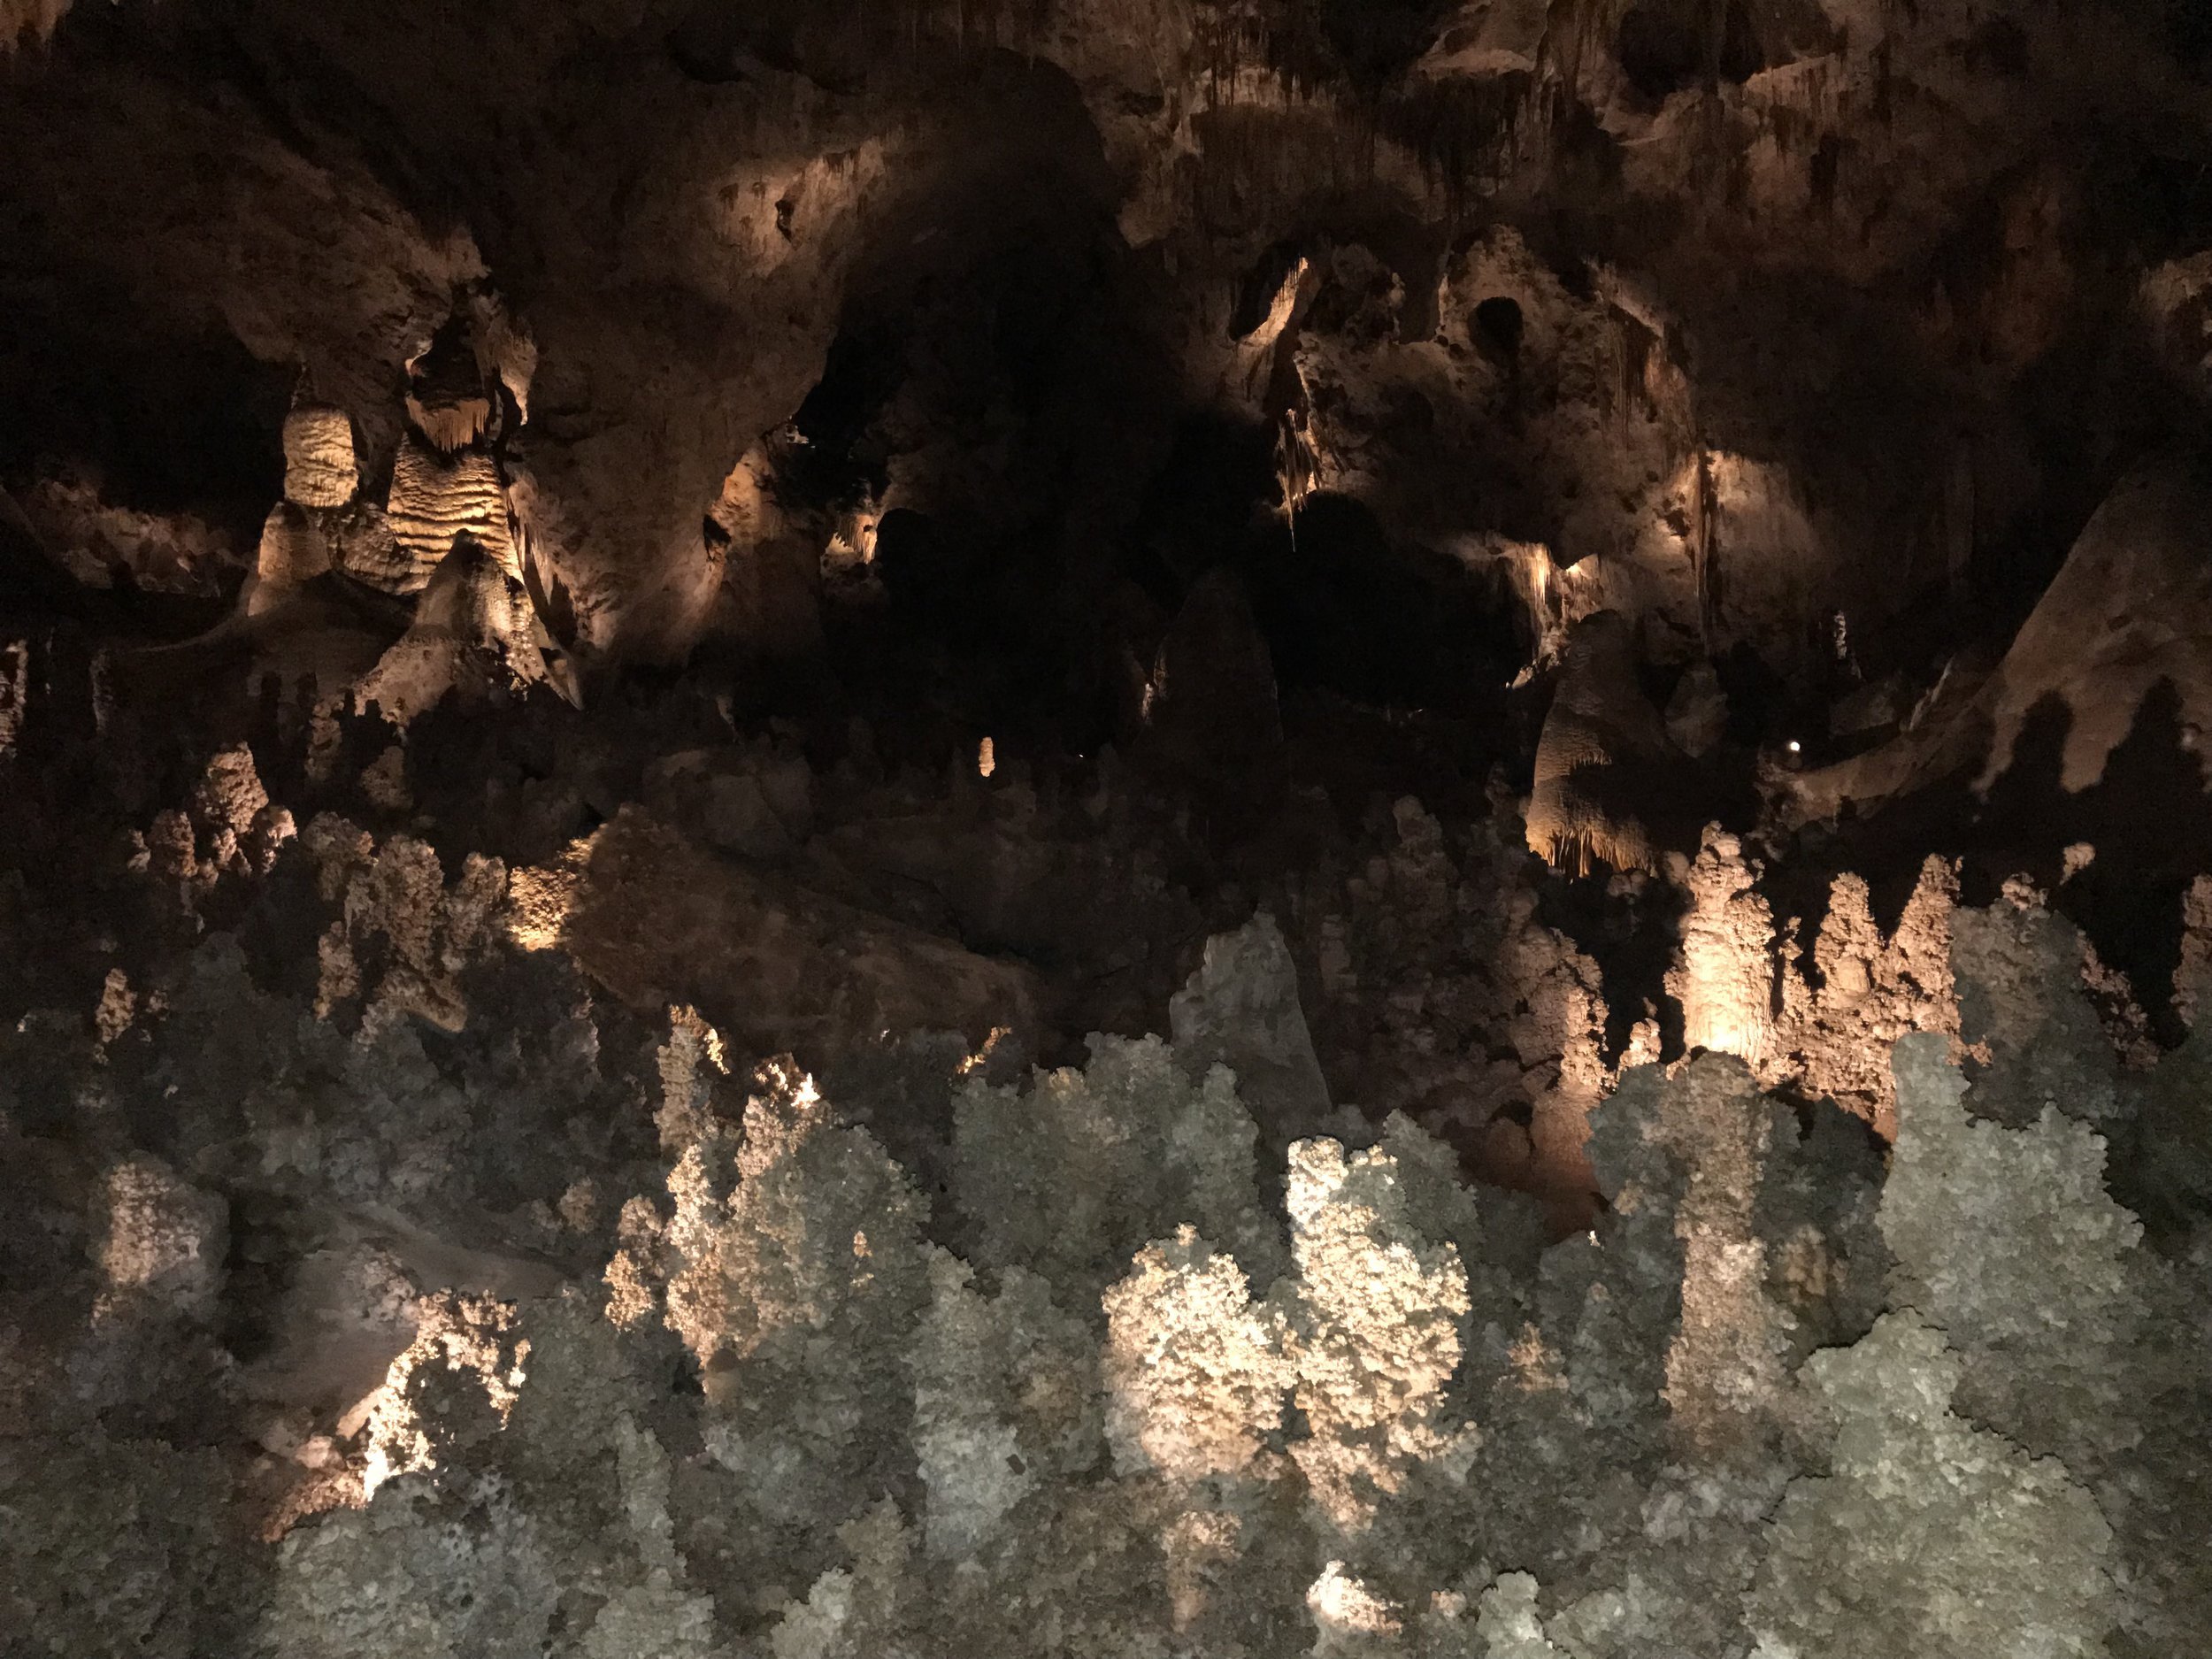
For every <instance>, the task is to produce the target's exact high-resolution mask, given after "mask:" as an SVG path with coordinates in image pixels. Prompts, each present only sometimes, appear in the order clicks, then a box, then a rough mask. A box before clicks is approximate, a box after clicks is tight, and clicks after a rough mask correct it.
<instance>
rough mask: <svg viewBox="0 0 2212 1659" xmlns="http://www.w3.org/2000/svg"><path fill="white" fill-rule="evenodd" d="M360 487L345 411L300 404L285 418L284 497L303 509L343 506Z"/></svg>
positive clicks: (351, 436) (349, 424) (349, 423)
mask: <svg viewBox="0 0 2212 1659" xmlns="http://www.w3.org/2000/svg"><path fill="white" fill-rule="evenodd" d="M360 485H361V473H360V469H359V467H358V465H357V464H356V462H355V459H354V453H353V422H352V421H351V420H349V419H347V418H346V411H344V410H342V409H333V408H331V407H329V405H327V404H324V403H301V404H297V405H296V406H295V407H294V408H293V410H292V412H291V413H290V414H288V415H287V416H286V417H285V418H284V498H285V500H287V501H288V502H292V503H296V504H297V505H299V506H302V507H342V506H344V505H345V504H346V503H348V502H349V501H351V500H352V499H353V494H354V491H355V490H357V489H358V488H360Z"/></svg>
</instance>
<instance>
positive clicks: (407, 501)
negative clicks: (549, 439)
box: [383, 440, 521, 594]
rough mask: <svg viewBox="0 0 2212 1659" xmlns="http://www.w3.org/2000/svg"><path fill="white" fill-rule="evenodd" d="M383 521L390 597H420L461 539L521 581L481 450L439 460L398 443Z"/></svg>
mask: <svg viewBox="0 0 2212 1659" xmlns="http://www.w3.org/2000/svg"><path fill="white" fill-rule="evenodd" d="M385 516H386V518H387V521H388V523H389V524H390V526H391V534H392V541H393V542H394V544H395V546H396V548H397V549H398V551H399V561H400V562H399V565H398V568H397V569H396V571H395V572H394V573H393V577H392V580H390V581H388V583H385V584H383V585H385V586H387V587H388V588H390V590H391V591H393V592H395V593H403V594H411V593H416V592H419V591H420V590H421V589H422V588H424V587H425V586H426V585H427V584H428V582H429V580H430V578H431V575H432V574H433V572H435V571H436V570H437V568H438V566H439V565H442V564H443V563H444V562H445V559H446V557H447V556H448V555H449V554H450V553H451V552H452V551H453V544H454V543H455V541H457V540H459V539H460V538H461V537H463V536H467V537H469V538H470V539H472V541H475V542H476V543H477V545H478V546H480V547H481V548H482V549H484V551H485V552H486V553H487V554H488V555H489V556H490V557H491V558H492V560H493V562H494V563H495V564H497V565H500V566H501V567H502V568H503V569H505V570H506V571H507V572H508V573H509V574H510V575H511V576H514V577H516V578H517V579H519V578H520V575H521V568H520V566H519V565H518V563H517V560H516V555H515V549H514V538H513V536H512V534H511V532H510V530H509V526H508V518H507V495H506V491H505V490H504V488H503V487H502V486H501V483H500V478H499V466H498V463H497V462H495V460H494V459H493V458H492V457H490V456H489V455H488V454H486V453H484V452H483V451H482V450H480V449H464V450H461V451H460V452H459V453H457V454H452V455H441V454H440V453H439V452H438V451H437V450H436V449H434V448H433V447H432V446H430V445H428V444H425V443H419V442H415V441H413V440H409V441H408V442H404V443H403V444H402V445H401V446H400V451H399V457H398V459H397V460H396V461H395V462H394V463H393V466H392V493H391V498H390V500H389V501H388V503H387V504H386V507H385Z"/></svg>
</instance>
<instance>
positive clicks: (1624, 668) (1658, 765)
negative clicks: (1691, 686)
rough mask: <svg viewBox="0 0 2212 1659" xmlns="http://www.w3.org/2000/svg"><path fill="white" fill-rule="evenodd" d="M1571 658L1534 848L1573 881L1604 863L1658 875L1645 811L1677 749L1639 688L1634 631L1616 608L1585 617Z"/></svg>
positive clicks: (1550, 724)
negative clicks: (1652, 790)
mask: <svg viewBox="0 0 2212 1659" xmlns="http://www.w3.org/2000/svg"><path fill="white" fill-rule="evenodd" d="M1563 656H1564V666H1563V668H1562V670H1561V672H1560V676H1559V690H1558V692H1557V694H1556V695H1555V697H1554V699H1553V701H1552V708H1551V713H1550V714H1549V715H1548V717H1547V718H1545V721H1544V731H1543V735H1542V736H1541V737H1540V739H1539V740H1538V741H1537V746H1536V787H1535V789H1534V791H1533V792H1532V795H1530V797H1529V809H1528V845H1529V850H1530V851H1532V852H1534V853H1537V854H1540V856H1542V857H1543V858H1544V859H1545V860H1546V861H1547V862H1548V863H1550V864H1555V865H1557V866H1559V867H1560V868H1562V869H1563V870H1565V871H1567V872H1569V873H1571V874H1574V875H1582V874H1586V873H1587V872H1588V871H1589V870H1590V869H1591V867H1592V866H1593V865H1594V864H1600V863H1602V864H1610V865H1611V866H1612V867H1613V868H1614V869H1616V870H1648V871H1654V872H1656V870H1657V869H1658V867H1659V853H1658V849H1657V845H1656V842H1655V840H1654V838H1653V835H1652V833H1651V830H1650V828H1649V826H1647V823H1646V821H1645V819H1644V818H1642V817H1641V816H1640V813H1641V812H1642V811H1643V810H1646V809H1647V803H1648V801H1649V800H1650V798H1651V796H1650V795H1649V793H1648V787H1649V786H1650V785H1651V784H1652V783H1653V782H1654V781H1655V780H1656V779H1657V777H1658V776H1659V775H1660V773H1661V772H1663V770H1664V769H1665V765H1666V761H1667V758H1668V757H1670V756H1671V755H1673V754H1674V752H1675V751H1674V748H1673V745H1672V743H1671V742H1670V741H1669V740H1668V737H1667V733H1666V728H1665V726H1663V724H1662V723H1661V720H1660V718H1659V712H1658V710H1655V709H1654V708H1653V707H1652V706H1651V703H1649V701H1648V700H1647V698H1646V697H1645V696H1644V694H1643V689H1642V687H1640V686H1639V685H1638V684H1637V683H1636V666H1635V664H1636V656H1635V631H1634V625H1633V623H1632V622H1631V621H1630V620H1629V618H1626V617H1624V616H1621V615H1619V614H1618V613H1617V612H1614V611H1599V612H1598V613H1596V614H1595V615H1593V616H1590V617H1586V618H1584V619H1583V620H1582V621H1581V622H1579V623H1578V624H1577V625H1576V626H1575V627H1574V628H1573V630H1572V631H1571V633H1570V634H1569V635H1568V637H1567V644H1566V649H1565V651H1564V653H1563Z"/></svg>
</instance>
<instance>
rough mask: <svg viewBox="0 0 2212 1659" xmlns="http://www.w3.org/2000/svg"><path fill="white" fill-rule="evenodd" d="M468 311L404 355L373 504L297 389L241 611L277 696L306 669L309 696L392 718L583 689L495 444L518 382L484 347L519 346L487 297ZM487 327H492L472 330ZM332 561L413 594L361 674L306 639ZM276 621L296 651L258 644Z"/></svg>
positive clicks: (397, 593) (342, 444) (343, 423)
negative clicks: (504, 394)
mask: <svg viewBox="0 0 2212 1659" xmlns="http://www.w3.org/2000/svg"><path fill="white" fill-rule="evenodd" d="M475 309H476V311H480V312H481V313H483V314H482V315H481V316H474V317H472V314H471V312H470V311H469V310H467V309H457V311H456V312H455V314H454V316H453V317H452V319H449V321H448V322H447V324H446V325H445V326H443V327H442V329H441V330H440V331H439V332H438V334H437V335H436V336H435V337H434V339H433V340H432V341H431V342H430V343H429V344H428V345H427V346H426V348H425V349H424V351H423V352H422V354H421V355H420V356H419V357H418V358H417V359H415V361H414V362H413V363H412V364H411V366H410V373H409V380H408V391H407V396H406V399H405V403H406V410H407V416H408V420H407V425H406V426H405V428H404V430H403V433H402V434H401V437H400V442H399V448H398V450H397V452H396V455H395V456H394V457H393V458H392V470H391V477H390V482H389V486H388V488H387V489H386V491H385V492H384V494H385V499H384V501H383V502H382V503H381V504H379V503H375V502H373V501H369V500H365V499H364V498H363V495H362V485H363V479H362V475H361V471H360V457H358V455H357V449H356V445H355V442H354V427H353V423H352V421H351V419H349V417H348V415H347V414H346V412H345V411H343V410H342V409H337V408H334V407H332V406H330V405H328V404H326V403H318V402H316V401H314V400H313V399H312V398H311V397H309V396H302V397H301V398H300V399H299V400H298V401H297V402H296V403H295V404H294V406H293V408H292V411H291V412H290V413H289V414H288V416H287V417H286V419H285V423H284V460H285V475H284V499H283V500H282V501H281V502H280V503H278V504H277V505H276V506H275V507H274V508H273V509H272V510H271V511H270V514H269V518H268V521H267V523H266V524H265V526H263V528H262V534H261V546H260V550H259V553H258V556H257V559H256V562H255V568H254V572H253V575H252V577H251V578H250V580H249V581H248V583H247V585H246V588H245V590H244V592H243V594H242V599H241V611H242V615H243V618H245V619H246V620H247V621H248V622H249V623H251V622H253V621H254V620H255V619H259V620H260V627H259V629H258V630H257V639H258V641H259V642H260V643H261V645H262V647H263V649H262V651H261V656H260V661H259V663H258V664H257V668H256V671H255V672H256V675H257V677H267V676H268V675H271V674H273V675H274V676H275V678H276V679H277V680H279V681H280V686H281V688H282V690H283V692H284V693H285V694H286V695H290V694H291V693H292V692H293V691H294V690H295V689H296V687H294V686H293V685H291V684H290V683H288V682H289V681H290V680H294V679H296V678H305V679H308V680H311V681H312V682H313V687H314V691H313V698H314V701H315V702H316V703H318V705H319V706H321V707H323V708H326V709H327V708H331V707H334V706H336V705H338V704H339V703H345V702H351V703H354V704H355V705H357V706H359V707H362V708H369V707H373V708H375V709H377V710H380V712H381V713H382V714H383V715H384V717H385V718H387V719H388V720H390V721H391V722H393V723H394V724H395V725H396V726H400V727H405V726H408V725H409V724H411V722H412V721H413V720H415V719H416V718H418V717H419V716H420V715H422V714H424V713H426V712H427V711H428V710H430V709H432V708H434V707H436V706H437V705H438V704H439V703H441V702H442V701H444V700H446V699H448V698H449V697H454V698H457V700H458V701H459V702H460V703H463V704H467V703H472V702H481V701H482V700H483V698H484V697H485V696H486V695H488V694H489V695H498V694H502V693H504V692H508V691H525V690H527V688H528V687H532V686H534V685H539V684H550V685H551V686H552V687H553V688H554V689H556V690H557V691H558V692H559V693H560V694H561V695H564V696H565V697H567V698H569V699H570V700H571V701H574V700H575V699H576V698H577V696H578V695H579V689H578V686H577V682H576V680H575V678H574V675H573V672H572V666H571V664H570V663H569V661H568V658H567V657H566V655H565V652H564V651H563V649H562V647H561V646H560V644H559V643H558V642H557V641H556V640H555V639H554V637H553V635H552V634H551V633H550V632H549V629H548V627H547V626H546V623H545V621H544V619H543V617H542V615H541V610H540V600H539V595H537V593H536V592H535V591H534V588H533V586H532V584H533V581H534V579H535V577H536V572H534V570H533V569H530V568H528V567H527V566H526V561H525V557H524V553H523V549H524V546H525V544H526V534H525V533H524V532H523V531H522V530H521V528H520V526H519V525H518V521H517V518H516V513H515V510H514V507H513V505H512V503H511V501H510V497H509V493H508V488H507V480H506V477H505V473H504V472H503V467H502V464H501V459H500V456H499V453H498V450H497V448H496V445H497V441H498V439H499V437H500V436H501V431H500V423H499V420H498V418H497V411H498V410H499V409H500V408H501V407H502V406H503V405H502V403H501V402H500V397H499V390H500V389H501V388H506V389H509V390H511V391H513V390H514V388H513V387H510V386H509V385H508V382H507V381H506V380H504V379H503V376H504V375H506V374H508V373H512V374H514V375H515V386H518V387H519V388H520V390H519V391H516V392H514V395H515V396H516V397H517V401H518V403H519V402H520V401H521V399H522V398H523V397H524V396H526V392H527V380H526V376H524V375H523V374H522V373H521V372H520V371H519V370H517V369H515V368H514V367H513V366H512V365H510V364H506V363H503V362H501V361H499V360H498V354H497V353H496V352H494V351H493V350H492V349H491V347H492V346H493V345H495V344H499V343H504V344H506V345H507V346H508V347H509V348H510V351H509V355H510V356H512V355H514V354H515V353H517V352H519V351H520V350H521V348H520V347H519V346H518V345H517V344H516V343H515V342H514V341H513V340H511V339H509V338H508V337H507V335H506V334H500V333H498V331H499V330H502V329H504V328H505V322H504V318H503V313H501V312H499V311H497V309H496V307H495V306H491V305H490V303H489V302H480V303H478V304H477V305H476V307H475ZM482 334H496V336H497V337H496V338H495V339H494V340H490V341H484V340H480V335H482ZM329 575H336V576H339V577H342V578H344V579H346V580H349V581H350V582H353V583H357V584H360V585H361V586H362V587H364V588H368V589H371V590H373V591H375V592H378V593H381V594H385V595H390V596H391V597H393V598H396V599H400V600H411V601H412V602H413V606H414V609H413V614H412V618H411V622H410V625H409V626H408V627H407V629H406V632H405V633H404V634H403V635H402V636H401V638H400V639H399V640H398V641H396V642H395V643H393V644H392V645H391V646H390V647H389V649H385V650H383V651H382V653H381V655H380V656H379V657H377V658H376V660H375V662H374V664H373V667H371V668H370V669H369V670H368V672H366V673H355V672H352V671H351V668H350V664H349V662H348V660H347V657H346V654H345V653H343V652H342V651H334V650H331V649H321V650H318V649H316V648H315V643H314V641H313V634H314V632H315V620H314V619H317V618H318V617H319V613H318V611H316V609H315V608H314V607H313V606H312V605H311V603H310V602H311V597H312V596H314V595H317V593H318V588H317V586H316V584H317V582H318V579H319V578H322V577H325V576H329ZM322 596H323V597H324V598H325V599H326V600H327V599H328V598H330V597H331V595H322ZM287 625H289V626H287ZM282 633H290V634H296V635H297V634H305V635H307V636H308V637H307V639H306V641H305V642H304V646H303V649H297V650H296V651H295V652H294V653H291V654H285V653H281V652H279V651H276V650H273V649H270V648H269V641H270V640H271V639H272V637H274V636H278V635H280V634H282ZM302 670H303V671H304V672H301V671H302Z"/></svg>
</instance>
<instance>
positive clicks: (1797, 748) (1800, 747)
mask: <svg viewBox="0 0 2212 1659" xmlns="http://www.w3.org/2000/svg"><path fill="white" fill-rule="evenodd" d="M1804 752H1805V746H1804V744H1802V743H1801V742H1799V741H1797V740H1796V739H1795V738H1792V739H1790V753H1791V754H1793V755H1801V754H1803V753H1804Z"/></svg>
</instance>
